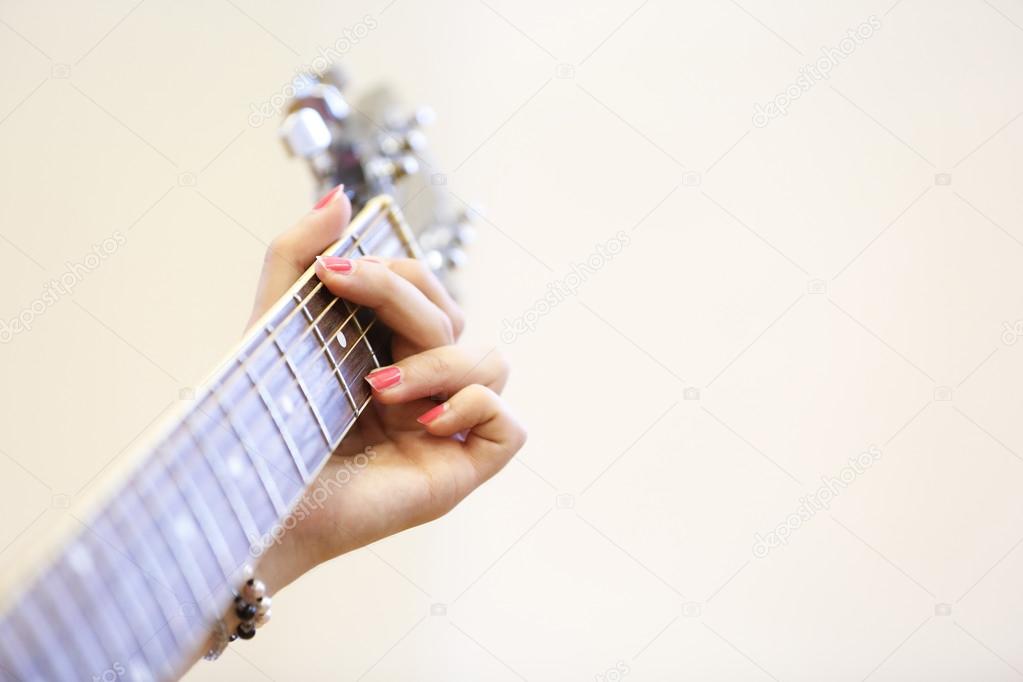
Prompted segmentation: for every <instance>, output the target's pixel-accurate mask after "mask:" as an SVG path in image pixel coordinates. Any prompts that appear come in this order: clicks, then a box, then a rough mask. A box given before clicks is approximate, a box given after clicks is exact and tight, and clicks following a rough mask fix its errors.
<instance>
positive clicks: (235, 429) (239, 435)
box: [196, 392, 303, 495]
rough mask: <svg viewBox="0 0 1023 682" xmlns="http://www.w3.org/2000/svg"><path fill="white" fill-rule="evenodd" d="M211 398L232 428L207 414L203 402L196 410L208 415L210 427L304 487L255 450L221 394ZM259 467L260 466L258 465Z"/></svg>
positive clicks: (212, 394)
mask: <svg viewBox="0 0 1023 682" xmlns="http://www.w3.org/2000/svg"><path fill="white" fill-rule="evenodd" d="M248 395H249V394H248V393H246V394H245V395H243V396H242V397H241V398H240V399H239V401H238V402H239V404H240V402H241V400H242V399H244V398H247V397H248ZM209 397H210V398H211V399H213V400H214V402H215V403H216V404H217V411H218V412H219V413H222V414H223V415H224V416H225V417H226V418H227V420H228V422H229V424H230V428H229V427H228V426H224V424H223V423H221V421H220V419H219V418H218V417H217V416H214V415H212V414H210V413H209V412H207V411H206V410H204V409H203V407H202V402H200V403H199V404H198V405H197V406H196V410H198V411H199V412H202V413H203V414H204V415H206V417H207V418H208V419H209V424H210V425H212V426H213V427H215V428H216V429H219V430H220V431H223V432H224V433H225V434H226V435H228V436H231V437H232V438H233V439H235V440H237V441H238V442H239V443H240V444H241V445H242V447H243V448H244V449H245V450H246V454H247V455H248V456H249V457H250V458H258V459H259V460H261V461H262V462H265V463H266V464H267V465H269V466H271V467H273V469H274V470H275V471H277V472H278V473H280V474H281V475H282V476H285V477H287V478H288V479H289V480H291V481H294V483H295V484H296V485H299V486H301V485H303V482H302V481H296V480H295V479H294V478H292V476H291V473H290V472H288V471H286V470H284V469H281V468H280V467H278V466H277V465H276V464H274V462H273V461H271V460H269V459H267V458H266V457H264V456H263V455H262V454H260V452H259V450H258V448H255V447H254V446H253V445H252V442H251V439H249V438H246V437H245V435H244V434H243V430H242V428H241V427H240V426H239V425H238V424H237V423H235V422H234V421H233V413H234V410H232V409H229V408H228V407H227V406H225V405H224V401H223V400H222V399H221V397H220V395H219V392H218V393H216V394H215V393H213V392H211V393H210V394H209ZM227 454H230V453H227ZM257 466H260V464H257ZM265 471H266V472H267V474H269V469H265ZM257 473H258V472H257ZM269 494H270V493H269V491H267V495H269Z"/></svg>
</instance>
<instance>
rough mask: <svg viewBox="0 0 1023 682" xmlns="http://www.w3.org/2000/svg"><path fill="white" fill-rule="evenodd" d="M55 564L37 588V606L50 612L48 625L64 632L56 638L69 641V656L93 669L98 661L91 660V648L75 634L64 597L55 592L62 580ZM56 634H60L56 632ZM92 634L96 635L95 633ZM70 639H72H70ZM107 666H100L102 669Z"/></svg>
mask: <svg viewBox="0 0 1023 682" xmlns="http://www.w3.org/2000/svg"><path fill="white" fill-rule="evenodd" d="M55 569H56V566H55V565H51V566H50V567H49V568H48V569H47V570H46V571H45V572H44V573H43V574H42V580H41V581H40V589H38V590H36V592H35V597H36V598H37V602H36V607H37V608H39V609H40V611H42V612H44V613H48V614H49V618H47V622H46V626H47V628H50V629H51V630H52V629H53V628H54V626H56V630H57V631H58V632H59V633H63V635H64V636H62V637H59V638H58V639H56V640H52V639H51V640H50V641H59V642H65V643H67V647H66V648H65V652H66V653H67V654H68V657H69V658H71V659H73V660H74V661H75V662H76V664H77V665H78V666H79V667H80V668H81V669H82V670H93V669H94V668H95V666H96V663H97V661H94V660H91V659H92V656H90V653H91V651H90V649H89V648H88V647H85V646H84V645H83V643H82V642H81V641H80V640H79V638H78V637H75V636H74V634H73V633H74V632H75V627H74V623H73V621H72V620H69V619H68V617H67V613H66V609H64V608H63V606H64V605H63V603H62V602H63V601H64V600H63V599H58V598H57V595H54V594H53V590H54V588H56V587H58V586H59V583H60V581H59V580H56V579H55V577H54V571H55ZM54 634H58V633H57V632H55V633H54ZM90 634H91V635H92V636H93V637H95V633H91V632H90ZM69 640H70V641H69ZM105 668H106V666H103V667H100V668H99V670H100V671H102V670H104V669H105Z"/></svg>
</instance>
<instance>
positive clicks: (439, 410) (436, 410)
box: [416, 403, 448, 424]
mask: <svg viewBox="0 0 1023 682" xmlns="http://www.w3.org/2000/svg"><path fill="white" fill-rule="evenodd" d="M447 409H448V404H447V403H441V404H440V405H438V406H437V407H433V408H431V409H429V410H428V411H426V412H424V413H423V414H421V415H419V416H418V417H416V421H417V422H419V423H420V424H429V423H430V422H432V421H433V420H434V419H436V418H437V417H439V416H441V415H442V414H444V413H445V412H446V411H447Z"/></svg>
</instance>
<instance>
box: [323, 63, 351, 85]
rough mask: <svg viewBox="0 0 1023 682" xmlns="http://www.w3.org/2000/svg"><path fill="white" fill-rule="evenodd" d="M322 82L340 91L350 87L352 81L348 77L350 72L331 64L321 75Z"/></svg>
mask: <svg viewBox="0 0 1023 682" xmlns="http://www.w3.org/2000/svg"><path fill="white" fill-rule="evenodd" d="M320 82H322V83H326V84H328V85H333V86H334V87H335V88H337V89H338V90H344V89H345V88H347V87H348V84H349V83H350V82H351V79H350V78H349V77H348V72H346V71H345V70H344V69H342V68H341V67H340V66H338V65H337V64H331V65H330V66H328V67H327V68H326V69H325V70H324V71H323V73H322V74H320Z"/></svg>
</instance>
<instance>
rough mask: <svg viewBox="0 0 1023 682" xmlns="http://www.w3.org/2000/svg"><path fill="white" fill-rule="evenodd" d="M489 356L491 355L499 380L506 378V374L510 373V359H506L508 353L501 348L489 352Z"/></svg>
mask: <svg viewBox="0 0 1023 682" xmlns="http://www.w3.org/2000/svg"><path fill="white" fill-rule="evenodd" d="M491 357H493V363H494V367H495V369H496V370H497V376H498V378H500V379H501V380H504V379H507V378H508V375H509V374H511V360H509V359H508V355H507V354H506V353H504V351H502V350H501V349H497V350H495V351H494V352H493V353H492V354H491Z"/></svg>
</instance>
